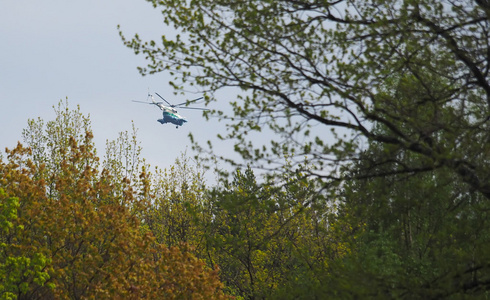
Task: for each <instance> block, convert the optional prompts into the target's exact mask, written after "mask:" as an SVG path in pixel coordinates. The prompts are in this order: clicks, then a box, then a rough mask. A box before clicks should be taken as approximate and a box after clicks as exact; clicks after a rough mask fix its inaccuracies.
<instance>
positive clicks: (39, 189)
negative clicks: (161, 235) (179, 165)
mask: <svg viewBox="0 0 490 300" xmlns="http://www.w3.org/2000/svg"><path fill="white" fill-rule="evenodd" d="M58 133H59V134H61V135H63V133H64V132H63V131H60V132H58ZM61 140H63V142H66V143H57V145H56V147H55V149H54V151H55V153H50V156H49V157H47V156H44V157H45V158H46V160H45V161H41V160H39V157H37V159H36V158H34V161H33V151H32V149H31V148H26V147H23V146H22V145H21V144H18V146H17V147H16V148H15V149H13V150H7V158H6V160H5V161H4V160H1V161H0V200H1V205H0V222H1V228H0V229H1V237H0V247H1V251H0V275H2V277H3V278H4V279H3V281H2V282H1V284H0V298H2V299H224V298H226V297H225V296H224V294H223V292H222V284H221V283H220V281H219V279H218V273H217V271H212V270H211V269H209V268H208V267H206V265H205V264H204V262H202V261H200V260H199V259H197V258H196V257H195V256H194V255H193V254H192V252H191V250H192V249H191V248H189V247H188V246H186V245H185V244H182V245H180V247H166V246H164V245H161V244H158V243H155V238H154V237H153V235H152V233H151V232H149V231H147V230H144V229H143V226H142V224H141V221H140V219H139V218H138V217H137V213H136V212H137V211H139V210H143V209H144V205H145V202H144V199H143V198H138V194H137V193H136V192H135V190H133V188H132V186H131V184H129V183H128V182H115V180H114V177H113V176H112V175H111V174H110V173H109V172H108V171H106V170H99V168H98V158H97V156H96V155H95V150H94V148H93V143H92V133H91V132H90V131H86V132H84V134H83V135H81V136H76V135H75V136H73V135H68V134H67V135H64V136H62V138H61ZM31 142H32V141H31ZM48 144H49V142H46V143H45V145H48ZM36 150H39V149H36ZM54 161H56V163H53V162H54Z"/></svg>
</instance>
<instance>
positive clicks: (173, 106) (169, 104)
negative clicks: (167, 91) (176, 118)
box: [155, 92, 175, 107]
mask: <svg viewBox="0 0 490 300" xmlns="http://www.w3.org/2000/svg"><path fill="white" fill-rule="evenodd" d="M155 94H156V95H157V96H158V97H160V98H162V100H163V101H165V102H166V103H167V104H168V105H170V106H171V107H174V106H175V105H172V104H170V102H168V101H167V100H165V99H164V98H163V97H162V96H160V94H158V93H157V92H155Z"/></svg>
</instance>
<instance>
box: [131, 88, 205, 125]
mask: <svg viewBox="0 0 490 300" xmlns="http://www.w3.org/2000/svg"><path fill="white" fill-rule="evenodd" d="M155 94H156V95H157V96H158V97H160V98H161V99H162V100H163V101H165V103H167V104H168V106H166V105H164V103H163V102H156V101H155V98H154V97H153V95H152V94H150V93H148V97H147V100H148V98H151V102H144V101H136V100H133V102H138V103H144V104H150V105H156V106H157V107H158V108H160V110H161V111H162V112H163V118H162V119H158V120H157V121H158V122H160V123H161V124H162V125H163V124H166V123H172V124H174V125H176V126H175V128H179V126H182V125H184V123H186V122H187V119H186V118H184V117H183V116H181V115H179V113H178V112H177V110H176V108H185V109H197V110H209V109H207V108H200V107H186V106H187V105H189V104H190V103H193V102H196V101H199V100H201V99H203V98H204V97H199V98H196V99H194V100H190V101H186V102H182V103H179V104H175V105H174V104H170V102H168V101H167V100H165V98H163V97H162V96H160V94H158V93H156V92H155ZM183 105H186V106H183Z"/></svg>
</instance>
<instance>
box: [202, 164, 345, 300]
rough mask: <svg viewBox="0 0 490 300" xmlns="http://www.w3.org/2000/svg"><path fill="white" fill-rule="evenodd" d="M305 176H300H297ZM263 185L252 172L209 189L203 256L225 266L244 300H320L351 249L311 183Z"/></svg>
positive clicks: (227, 280)
mask: <svg viewBox="0 0 490 300" xmlns="http://www.w3.org/2000/svg"><path fill="white" fill-rule="evenodd" d="M299 177H301V175H299ZM289 181H290V182H289V185H287V186H285V187H277V186H275V185H273V184H259V183H258V182H257V181H256V178H255V175H254V173H253V172H252V170H251V169H250V168H247V169H245V170H244V171H241V170H237V171H236V172H235V173H234V176H233V180H232V181H231V182H226V183H224V185H223V186H222V187H216V188H215V189H213V190H212V191H211V192H210V195H209V199H208V202H207V203H205V204H204V207H203V209H204V211H205V212H206V214H210V215H212V216H213V217H212V218H209V219H207V220H206V221H207V222H208V223H207V224H205V229H204V234H205V237H206V247H205V249H204V250H205V252H204V254H205V256H207V257H208V261H209V262H210V263H211V264H217V265H218V266H219V267H220V278H221V280H222V281H223V282H224V284H225V286H226V288H227V289H229V290H230V292H231V293H232V294H233V295H236V296H239V297H243V298H245V299H312V298H315V297H321V296H322V295H324V294H325V293H324V292H323V287H322V281H323V279H324V277H326V276H328V270H329V267H328V266H329V264H330V262H331V261H334V260H336V259H340V258H342V257H343V256H345V254H346V253H347V252H348V250H349V249H348V246H347V244H345V243H343V242H342V239H341V238H340V236H338V234H337V230H335V229H334V227H335V226H337V225H340V224H341V223H340V222H337V221H336V220H335V218H334V217H333V214H332V212H333V209H332V208H330V207H329V206H328V205H326V203H324V202H322V201H321V199H320V198H321V197H317V198H316V201H315V203H314V204H313V203H311V194H316V191H315V186H314V182H310V181H308V180H305V179H302V180H297V179H292V178H290V179H289Z"/></svg>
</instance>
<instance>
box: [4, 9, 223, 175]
mask: <svg viewBox="0 0 490 300" xmlns="http://www.w3.org/2000/svg"><path fill="white" fill-rule="evenodd" d="M118 24H119V25H121V28H122V30H123V31H124V32H125V33H126V35H127V36H132V35H133V34H134V33H136V32H137V33H138V34H140V36H141V37H143V39H158V38H159V37H160V36H161V35H162V34H163V33H165V30H168V29H167V28H165V27H164V25H163V22H162V18H161V16H160V13H159V12H158V11H157V10H155V9H153V7H152V6H151V4H150V3H148V2H146V1H144V0H85V1H61V0H44V1H38V0H0V45H1V55H0V103H1V105H2V106H1V109H0V122H1V125H2V126H1V130H0V149H1V151H2V152H3V150H4V149H5V147H9V148H13V147H14V146H15V145H16V143H17V141H18V140H21V138H22V129H23V128H26V126H27V120H28V119H30V118H37V117H41V118H43V119H44V120H46V121H48V120H52V119H53V118H54V111H53V108H52V107H53V106H54V105H57V103H58V102H59V101H60V100H61V99H65V98H66V97H68V101H69V104H70V107H72V108H75V107H76V105H77V104H79V105H80V107H81V110H82V112H83V113H84V114H90V118H91V120H92V129H93V131H94V135H95V143H96V146H97V148H98V153H99V156H102V153H103V152H104V148H105V141H106V140H107V139H109V140H113V139H115V138H116V137H117V135H118V133H119V132H121V131H126V130H128V131H130V130H131V121H132V120H133V121H134V123H135V126H136V127H137V128H138V129H139V131H138V136H139V140H140V141H141V146H142V147H143V157H145V158H146V159H147V161H148V162H149V163H150V164H151V165H152V166H155V165H158V166H159V167H161V168H166V167H168V166H170V165H171V164H173V162H174V160H175V158H177V157H178V156H179V155H180V153H181V152H182V151H185V150H186V148H187V147H188V152H189V153H190V152H191V149H190V142H189V138H188V137H187V135H188V133H189V132H190V131H191V132H192V133H193V134H194V136H196V137H198V138H200V139H201V140H202V141H205V140H208V139H212V138H213V137H214V136H215V131H216V130H217V129H219V128H220V127H223V126H224V125H223V124H222V123H218V122H217V120H211V121H206V120H205V119H204V118H203V117H202V113H201V112H200V111H195V110H181V111H179V113H181V114H182V115H184V116H185V117H186V118H187V119H188V120H189V122H188V123H186V124H185V125H184V126H182V127H180V128H179V129H176V128H175V126H173V125H168V124H167V125H160V124H159V123H158V122H157V121H156V120H157V119H158V118H160V117H161V112H160V110H159V109H158V108H157V107H154V106H150V105H143V104H137V103H133V102H131V100H142V101H144V100H146V94H147V90H148V88H149V89H150V92H158V93H159V94H161V95H164V97H165V98H166V99H167V100H169V101H170V102H172V103H180V102H184V101H185V100H187V99H193V98H196V97H198V96H201V95H196V94H188V95H186V96H185V97H184V96H174V95H173V94H172V91H171V89H170V87H169V86H168V84H167V83H168V80H169V79H170V78H169V77H167V76H166V75H165V74H157V75H152V76H146V77H142V76H141V75H140V74H139V73H138V71H137V70H136V67H137V66H141V65H144V59H143V58H142V57H141V56H136V55H135V54H134V53H133V52H132V51H131V50H130V49H128V48H126V47H125V46H124V45H123V44H122V42H121V40H120V37H119V35H118V31H117V25H118ZM167 33H168V32H167ZM225 102H227V101H225ZM223 149H224V150H225V148H223ZM230 152H231V149H230ZM191 154H192V153H191Z"/></svg>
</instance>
